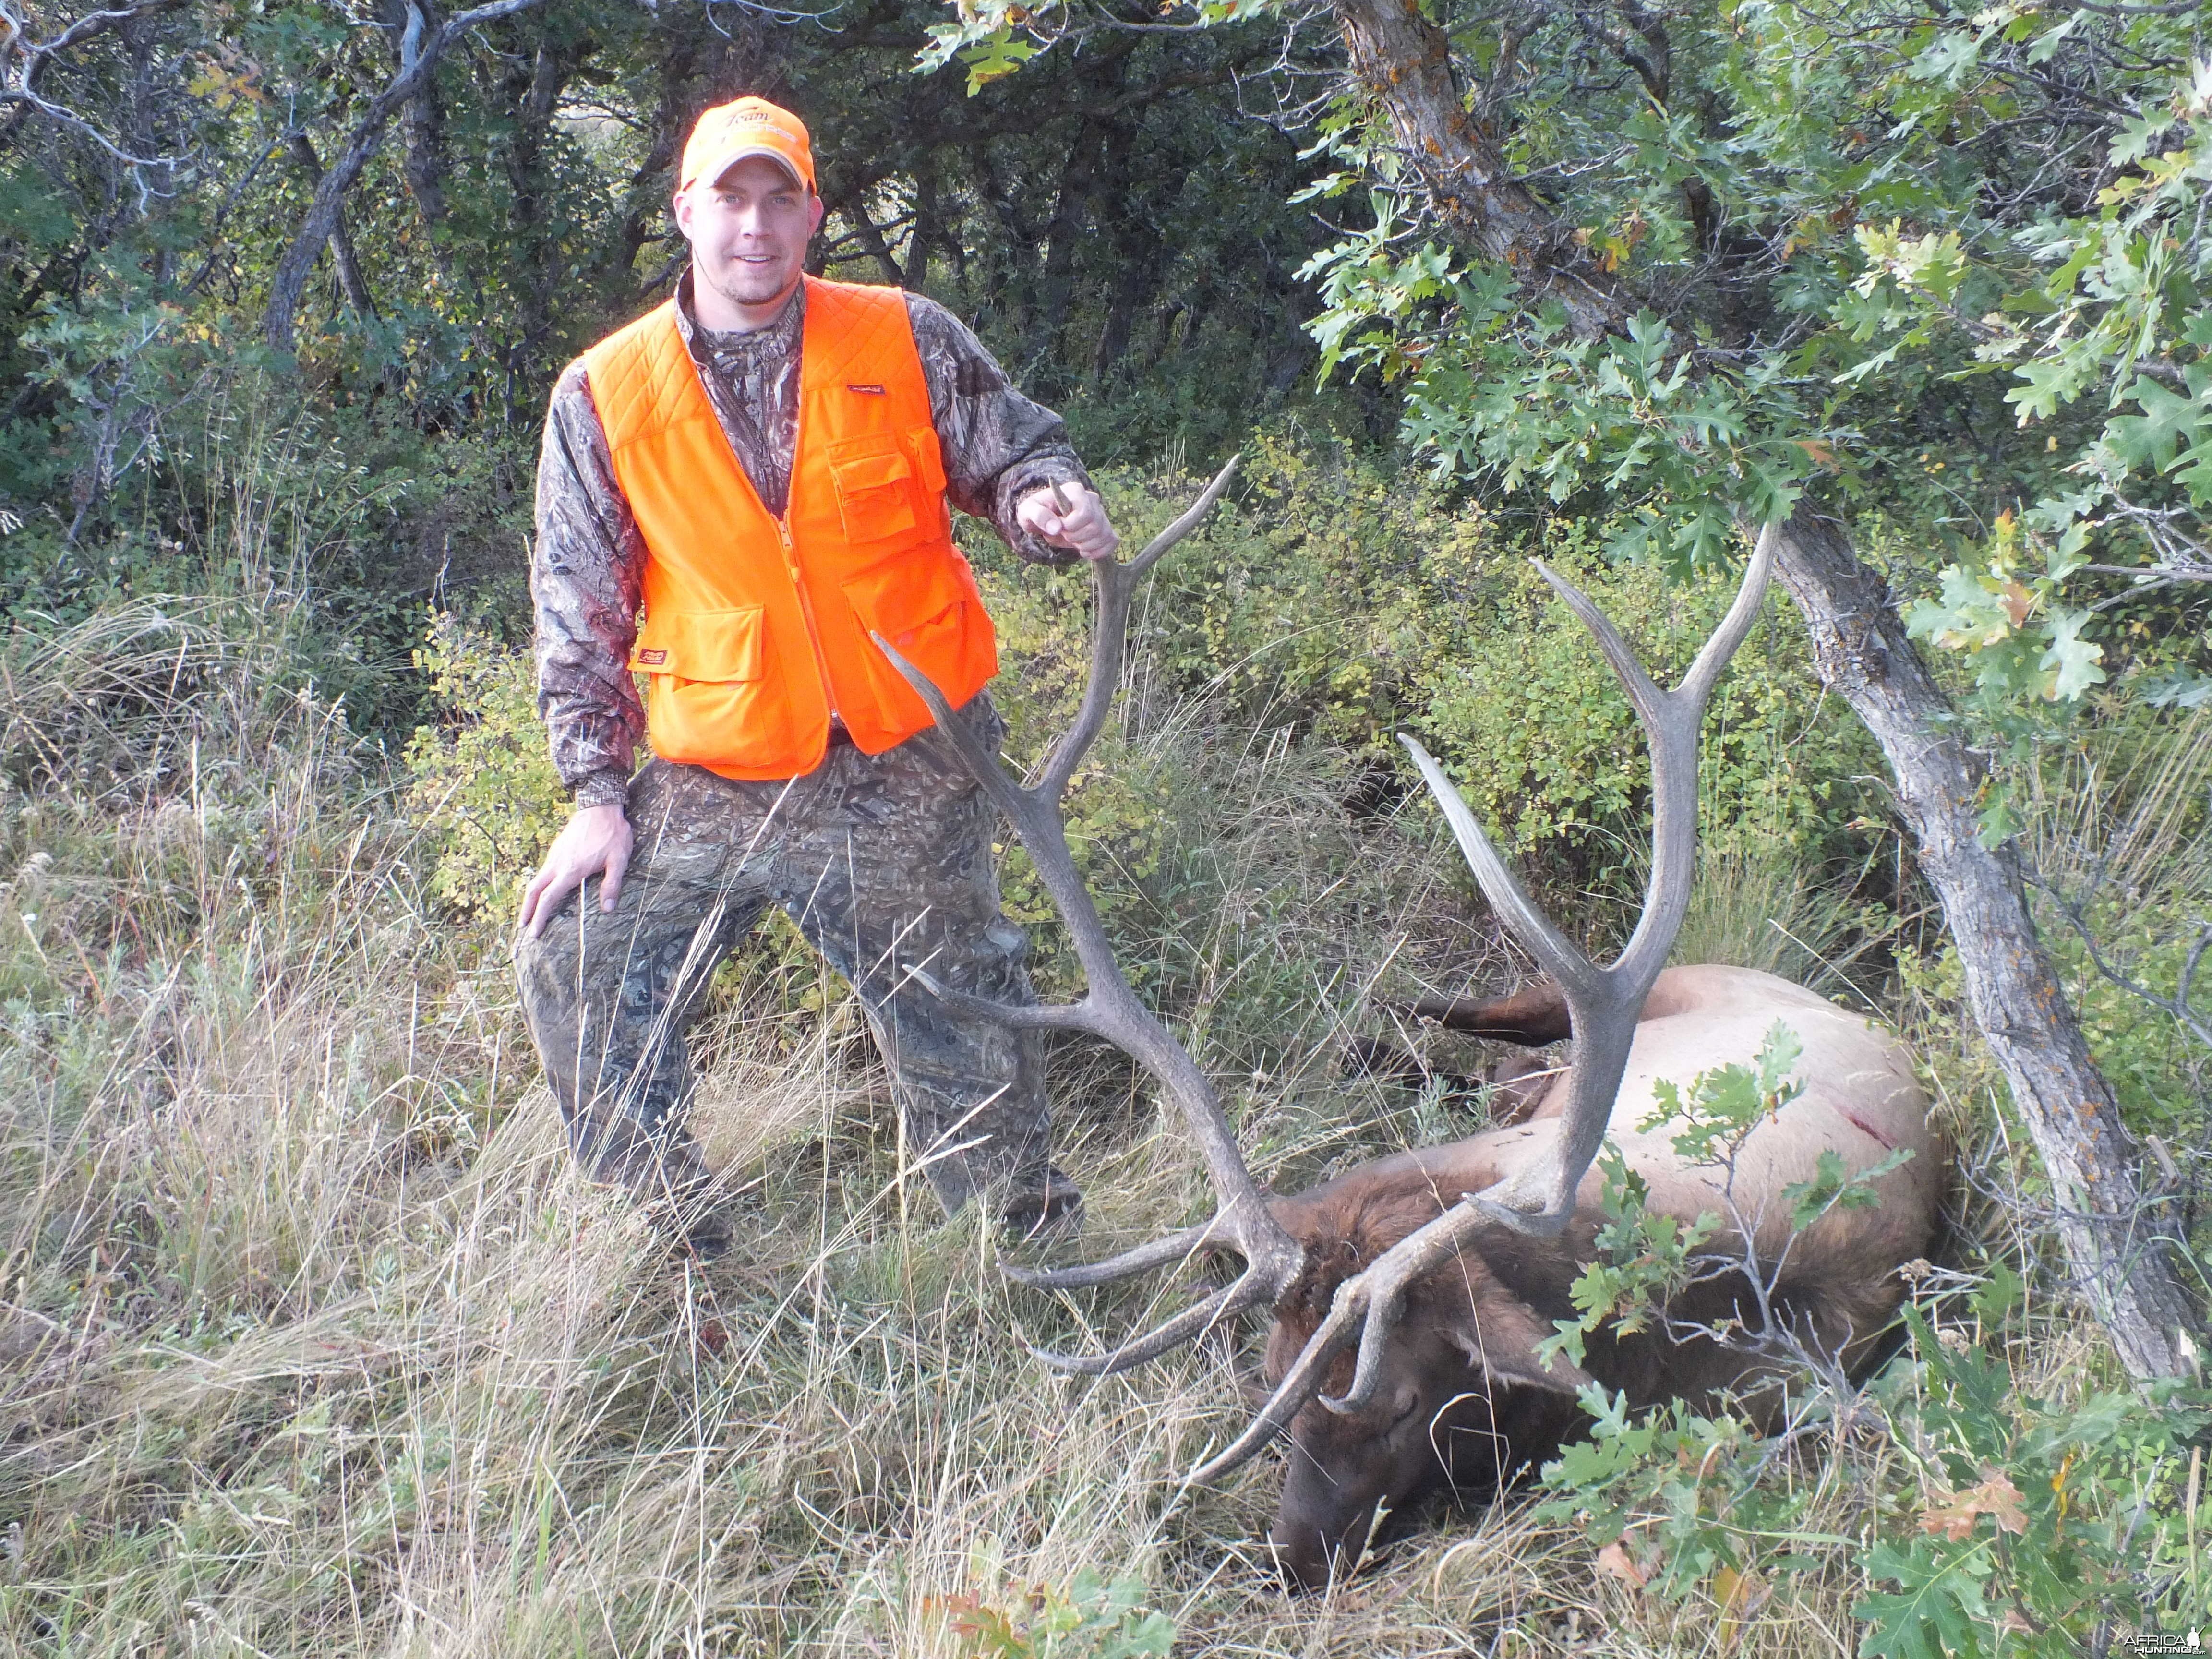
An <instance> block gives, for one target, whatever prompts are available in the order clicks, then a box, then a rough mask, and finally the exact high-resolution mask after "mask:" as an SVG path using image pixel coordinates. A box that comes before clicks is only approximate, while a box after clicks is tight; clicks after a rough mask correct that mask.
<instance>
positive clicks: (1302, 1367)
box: [1184, 1273, 1367, 1486]
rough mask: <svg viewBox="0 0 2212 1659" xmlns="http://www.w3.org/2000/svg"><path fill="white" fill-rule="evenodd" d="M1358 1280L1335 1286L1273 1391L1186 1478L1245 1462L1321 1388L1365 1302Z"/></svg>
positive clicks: (1193, 1480)
mask: <svg viewBox="0 0 2212 1659" xmlns="http://www.w3.org/2000/svg"><path fill="white" fill-rule="evenodd" d="M1365 1277H1366V1275H1365V1274H1364V1273H1363V1274H1361V1275H1360V1279H1364V1278H1365ZM1360 1279H1346V1280H1345V1281H1344V1283H1343V1284H1341V1285H1338V1286H1337V1287H1336V1296H1335V1297H1334V1299H1333V1300H1332V1301H1331V1302H1330V1304H1329V1309H1328V1317H1327V1318H1326V1319H1324V1320H1322V1322H1321V1323H1320V1324H1319V1325H1318V1326H1316V1328H1315V1329H1314V1334H1312V1335H1311V1336H1310V1337H1308V1338H1307V1339H1306V1345H1305V1346H1304V1347H1303V1348H1301V1349H1299V1350H1298V1357H1297V1358H1296V1359H1294V1360H1292V1361H1291V1368H1290V1370H1286V1371H1285V1372H1284V1373H1283V1380H1282V1381H1281V1382H1279V1383H1277V1384H1275V1391H1274V1393H1273V1394H1271V1395H1268V1396H1267V1404H1266V1405H1264V1406H1262V1407H1260V1410H1259V1413H1258V1414H1257V1415H1255V1417H1254V1418H1253V1419H1252V1420H1251V1421H1250V1422H1249V1423H1248V1424H1246V1425H1244V1432H1243V1433H1242V1434H1240V1435H1238V1436H1237V1438H1236V1439H1234V1440H1232V1441H1231V1442H1230V1443H1228V1444H1227V1445H1226V1446H1225V1447H1223V1448H1222V1449H1220V1450H1219V1451H1218V1452H1216V1453H1215V1454H1214V1455H1212V1457H1210V1458H1208V1459H1207V1460H1206V1462H1203V1463H1201V1464H1200V1465H1199V1466H1198V1467H1197V1468H1194V1469H1193V1470H1192V1471H1191V1472H1190V1474H1188V1475H1187V1476H1185V1477H1184V1479H1185V1482H1186V1484H1188V1485H1190V1486H1198V1485H1200V1484H1202V1483H1204V1482H1206V1481H1208V1480H1218V1478H1219V1477H1221V1476H1222V1475H1225V1474H1228V1473H1229V1471H1230V1470H1231V1469H1233V1468H1237V1467H1238V1466H1239V1465H1241V1464H1243V1463H1245V1462H1249V1460H1250V1458H1251V1457H1252V1455H1253V1454H1254V1453H1255V1452H1257V1451H1258V1450H1259V1449H1261V1447H1262V1446H1264V1445H1266V1444H1267V1443H1268V1442H1269V1441H1270V1440H1273V1438H1274V1437H1276V1436H1277V1435H1279V1434H1280V1433H1281V1432H1282V1431H1284V1430H1285V1429H1286V1428H1288V1427H1289V1426H1290V1422H1291V1419H1292V1418H1294V1417H1296V1416H1297V1414H1298V1413H1299V1411H1300V1410H1301V1409H1303V1408H1304V1406H1305V1403H1306V1401H1309V1400H1311V1399H1312V1398H1313V1397H1314V1396H1315V1395H1318V1394H1320V1393H1321V1391H1322V1384H1323V1383H1326V1382H1327V1381H1328V1368H1329V1366H1330V1364H1332V1363H1333V1362H1334V1359H1335V1358H1336V1353H1337V1351H1338V1350H1339V1349H1340V1348H1341V1347H1343V1346H1344V1345H1345V1344H1346V1343H1347V1342H1349V1341H1350V1340H1352V1325H1353V1324H1354V1323H1355V1322H1357V1321H1358V1320H1359V1319H1360V1318H1361V1316H1363V1315H1364V1313H1365V1312H1366V1308H1367V1304H1366V1302H1365V1300H1364V1295H1363V1292H1362V1291H1361V1290H1360V1289H1358V1286H1359V1282H1360ZM1346 1292H1350V1294H1349V1295H1348V1296H1347V1294H1346Z"/></svg>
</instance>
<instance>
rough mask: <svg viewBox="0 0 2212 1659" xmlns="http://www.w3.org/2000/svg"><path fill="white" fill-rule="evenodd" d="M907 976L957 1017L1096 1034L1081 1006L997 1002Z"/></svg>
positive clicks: (914, 971) (920, 975) (925, 976)
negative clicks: (964, 1015) (959, 1015)
mask: <svg viewBox="0 0 2212 1659" xmlns="http://www.w3.org/2000/svg"><path fill="white" fill-rule="evenodd" d="M907 974H908V977H910V978H911V979H912V980H913V981H915V984H917V985H919V986H921V988H922V989H923V990H925V991H927V992H928V993H929V994H930V995H932V996H933V997H935V998H936V999H937V1000H939V1002H942V1003H943V1004H944V1005H945V1006H946V1007H947V1008H949V1009H951V1011H952V1012H954V1013H956V1014H966V1015H969V1017H971V1018H982V1019H994V1020H996V1021H998V1022H999V1024H1001V1025H1007V1026H1012V1027H1013V1028H1014V1029H1016V1030H1033V1031H1090V1032H1091V1034H1092V1035H1093V1036H1097V1030H1096V1028H1095V1026H1094V1025H1093V1024H1092V1022H1091V1010H1090V1008H1089V1006H1087V1005H1085V1004H1084V1003H1080V1002H1068V1003H1053V1002H1028V1003H1021V1002H1000V1001H999V1000H996V999H995V998H992V997H979V996H977V995H976V994H975V993H974V992H972V991H957V990H955V989H953V987H951V986H950V985H947V984H945V982H944V981H941V980H939V979H938V978H937V977H936V976H935V975H932V974H930V973H928V972H927V970H925V969H920V968H909V969H907Z"/></svg>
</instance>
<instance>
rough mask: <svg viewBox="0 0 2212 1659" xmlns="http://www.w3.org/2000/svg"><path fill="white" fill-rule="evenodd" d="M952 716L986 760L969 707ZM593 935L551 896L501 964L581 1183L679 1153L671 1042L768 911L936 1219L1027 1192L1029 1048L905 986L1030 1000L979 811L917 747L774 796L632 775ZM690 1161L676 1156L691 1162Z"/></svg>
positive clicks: (1034, 1096) (837, 751) (933, 742)
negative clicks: (977, 1201)
mask: <svg viewBox="0 0 2212 1659" xmlns="http://www.w3.org/2000/svg"><path fill="white" fill-rule="evenodd" d="M959 718H960V719H962V720H966V721H968V722H969V726H970V728H971V729H972V730H973V731H975V732H976V734H977V735H978V736H979V737H980V738H982V739H983V741H984V742H985V743H986V744H987V745H988V746H989V747H991V748H993V749H994V750H995V749H996V748H997V746H998V744H999V741H1000V738H1001V737H1002V735H1003V733H1004V730H1005V728H1004V726H1003V724H1002V723H1001V722H1000V719H999V715H998V713H997V711H996V710H995V709H994V708H992V706H991V703H990V701H989V699H988V698H987V697H984V696H978V697H976V698H975V700H974V701H973V702H970V703H969V705H968V706H967V707H966V708H963V709H962V710H961V711H960V714H959ZM629 821H630V824H631V827H632V828H633V829H635V832H636V836H637V846H636V850H635V853H634V854H632V858H631V861H630V865H629V872H628V873H627V874H626V875H625V876H624V878H623V884H622V891H621V894H620V896H619V897H618V899H617V902H616V906H615V909H614V912H613V914H612V915H608V914H606V913H605V912H604V911H602V910H601V909H600V908H599V902H598V900H597V898H596V894H597V891H598V888H597V885H596V884H590V886H589V890H590V892H591V893H592V895H594V896H593V897H592V900H591V902H583V900H584V894H583V893H581V892H579V893H577V894H574V895H572V896H570V898H569V899H568V902H567V903H566V904H564V905H563V906H562V908H560V909H559V910H558V911H556V913H555V915H554V917H553V920H552V921H551V922H550V924H549V925H548V926H547V927H546V928H545V930H544V933H541V934H539V935H538V937H537V938H535V939H532V938H529V937H527V936H525V937H524V938H523V939H521V940H520V943H519V944H518V945H517V947H516V953H515V954H516V967H517V970H518V972H519V974H520V979H521V981H522V1008H523V1015H524V1018H526V1020H527V1021H528V1023H529V1026H530V1034H531V1036H532V1039H533V1040H534V1041H535V1042H536V1043H537V1045H538V1054H539V1056H540V1058H541V1059H542V1060H544V1066H545V1073H546V1077H547V1079H548V1081H549V1082H550V1084H551V1085H552V1089H553V1094H554V1097H555V1099H556V1100H557V1101H558V1102H559V1103H560V1106H561V1112H562V1118H563V1120H564V1121H566V1122H567V1123H568V1128H569V1136H570V1142H571V1144H572V1145H573V1146H574V1147H575V1149H576V1152H577V1155H578V1157H579V1158H580V1159H581V1160H582V1161H583V1162H584V1163H585V1164H586V1167H587V1168H592V1169H593V1170H599V1166H600V1165H601V1164H603V1163H604V1162H605V1161H606V1160H607V1158H609V1157H610V1156H611V1155H613V1156H619V1149H620V1147H621V1146H623V1145H625V1144H634V1143H635V1141H636V1140H637V1139H638V1135H639V1132H641V1131H642V1132H644V1133H647V1134H648V1135H650V1136H651V1137H653V1139H655V1140H657V1141H663V1140H665V1141H672V1140H676V1139H681V1138H682V1135H683V1121H684V1115H685V1113H686V1111H687V1109H688V1107H689V1104H690V1091H691V1069H690V1061H689V1060H688V1058H687V1056H686V1054H685V1049H684V1030H685V1028H686V1026H688V1025H689V1024H690V1022H691V1020H692V1018H694V1016H695V1015H696V1013H697V1012H698V1008H699V1004H700V994H701V993H702V991H703V990H704V989H705V987H706V985H707V982H708V979H709V977H710V976H711V975H713V973H714V969H715V967H716V966H717V964H719V963H720V962H721V961H722V959H723V958H724V957H726V956H728V955H729V953H730V952H731V951H732V950H734V949H735V948H736V947H737V945H738V943H739V941H741V940H742V939H744V937H745V936H746V935H747V934H748V933H750V932H751V930H752V928H753V927H754V926H755V925H756V924H757V922H758V921H759V920H760V918H761V916H762V915H763V913H764V912H765V911H766V909H767V908H768V907H769V905H770V904H771V903H774V904H780V905H781V906H782V907H783V908H784V910H785V912H786V913H787V915H789V916H790V917H791V919H792V920H793V921H794V922H796V923H797V924H798V925H799V931H800V932H801V933H804V934H805V936H806V938H807V939H808V940H809V941H810V942H811V944H812V945H814V947H815V948H816V949H817V950H818V951H821V952H822V954H823V956H825V957H828V958H829V962H830V963H831V964H832V965H834V966H835V967H836V969H837V970H838V971H839V972H840V973H842V975H844V976H845V977H846V978H847V979H848V981H851V983H852V986H853V987H854V990H855V991H856V992H857V993H858V994H859V996H860V1003H861V1006H862V1007H863V1008H864V1009H866V1012H867V1018H868V1024H869V1027H870V1029H871V1030H873V1031H874V1033H875V1036H876V1042H877V1043H878V1046H879V1047H880V1048H882V1050H883V1054H884V1059H885V1060H887V1061H888V1062H889V1064H890V1072H891V1076H892V1079H893V1080H894V1087H895V1090H896V1094H897V1097H898V1101H899V1106H900V1109H901V1111H902V1114H903V1115H904V1117H905V1121H906V1133H907V1140H908V1146H909V1148H910V1149H911V1154H912V1156H913V1157H914V1158H915V1159H916V1160H917V1161H921V1163H922V1164H923V1165H924V1167H925V1169H926V1170H927V1174H928V1176H929V1178H930V1182H931V1184H932V1185H933V1187H934V1188H936V1190H937V1194H938V1195H939V1198H940V1199H941V1200H943V1201H944V1203H945V1208H946V1209H947V1210H957V1209H958V1208H959V1207H960V1206H962V1205H963V1204H964V1203H966V1202H967V1200H969V1197H971V1196H972V1195H973V1194H975V1192H976V1191H978V1190H979V1189H981V1188H994V1189H995V1190H997V1191H998V1192H999V1193H1000V1194H1001V1201H1002V1202H1003V1201H1004V1198H1005V1196H1006V1195H1007V1194H1015V1193H1021V1192H1039V1191H1042V1188H1044V1186H1045V1184H1046V1182H1045V1176H1046V1171H1047V1168H1048V1165H1047V1154H1048V1144H1047V1143H1048V1134H1049V1131H1050V1115H1049V1109H1048V1105H1047V1103H1046V1099H1045V1092H1044V1079H1043V1062H1042V1054H1041V1051H1040V1048H1039V1044H1038V1041H1037V1038H1036V1035H1035V1034H1034V1033H1024V1032H1015V1031H1011V1030H1007V1029H1006V1027H1004V1026H1002V1025H1000V1024H994V1023H993V1022H990V1021H988V1020H979V1019H975V1018H965V1017H963V1016H959V1015H956V1014H954V1013H952V1012H949V1011H948V1010H947V1009H946V1008H945V1005H944V1004H943V1003H942V1002H940V1001H939V1000H938V999H936V998H935V997H933V996H932V995H931V994H930V993H929V992H928V991H927V989H926V988H924V987H922V986H921V984H920V983H919V982H917V981H915V979H914V978H913V977H912V975H911V971H910V970H912V969H915V968H921V969H924V970H925V971H927V973H928V974H929V975H931V976H932V977H933V978H934V979H936V980H938V981H940V982H941V983H944V984H947V985H950V986H952V987H955V988H957V989H959V990H963V991H969V992H972V993H974V994H977V995H980V996H985V997H988V998H991V999H993V1000H996V1001H1001V1002H1016V1003H1026V1002H1031V1001H1034V1000H1035V995H1034V994H1033V993H1032V991H1031V990H1030V981H1029V975H1028V972H1027V970H1026V969H1024V966H1023V960H1024V957H1025V956H1026V955H1027V953H1028V949H1029V941H1028V939H1027V938H1026V937H1025V936H1024V934H1023V933H1022V931H1021V930H1020V929H1019V928H1018V927H1015V926H1013V925H1012V923H1011V922H1009V921H1007V920H1006V917H1005V916H1004V915H1001V914H1000V910H999V893H998V883H997V879H996V878H995V877H994V874H993V872H992V867H991V833H992V829H993V827H994V823H995V822H996V810H995V809H994V807H993V806H992V805H991V803H990V802H989V800H988V799H987V798H986V797H985V796H984V795H983V793H982V792H981V790H980V789H978V788H977V787H976V786H975V783H974V781H973V780H971V779H970V778H969V775H968V774H967V771H966V769H965V768H964V767H963V765H962V764H961V762H960V759H959V757H958V756H957V754H956V753H955V752H954V751H953V750H952V747H951V744H949V743H947V742H946V741H945V738H943V737H942V736H941V735H940V734H939V732H937V731H936V730H935V729H934V728H933V729H931V730H929V731H926V732H921V733H920V734H919V735H917V736H915V737H913V738H908V740H907V741H906V742H904V743H902V744H899V745H898V746H897V747H896V748H894V749H891V750H887V751H886V752H884V753H883V754H881V755H876V756H868V755H865V754H862V753H861V752H860V750H858V749H856V748H854V746H853V744H851V743H850V742H849V741H848V740H846V739H844V738H843V737H842V733H839V734H837V735H836V738H834V739H833V741H832V743H831V744H830V748H829V753H828V754H827V755H826V756H825V757H823V762H822V764H821V765H820V766H818V767H817V768H816V769H814V770H813V771H812V772H811V773H809V774H807V775H805V777H802V778H797V779H793V780H792V781H790V782H788V783H785V782H781V781H776V782H767V783H744V782H733V781H731V780H729V779H727V778H724V777H720V776H718V775H715V774H714V773H712V772H709V771H708V770H706V769H704V768H702V767H696V766H681V765H673V764H671V763H668V762H665V761H659V760H655V761H649V762H647V763H646V765H645V766H644V768H643V769H641V770H640V771H639V773H638V775H637V776H636V777H635V779H634V780H633V781H632V782H631V784H630V793H629ZM695 1157H696V1155H695Z"/></svg>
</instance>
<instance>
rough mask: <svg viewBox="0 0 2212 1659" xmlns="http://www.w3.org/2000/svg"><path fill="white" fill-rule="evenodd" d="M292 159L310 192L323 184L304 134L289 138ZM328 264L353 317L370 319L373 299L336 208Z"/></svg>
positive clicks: (319, 164) (320, 167) (320, 168)
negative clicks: (304, 176) (333, 272)
mask: <svg viewBox="0 0 2212 1659" xmlns="http://www.w3.org/2000/svg"><path fill="white" fill-rule="evenodd" d="M292 159H293V160H294V161H296V162H298V163H299V165H300V171H301V173H305V174H306V175H307V187H308V188H309V189H310V190H312V189H313V188H314V187H315V186H316V185H319V184H321V183H322V182H323V162H322V158H321V157H320V156H319V155H316V154H315V147H314V145H313V143H311V142H309V140H308V137H307V134H306V133H304V132H295V133H294V134H293V135H292ZM330 248H331V264H332V265H333V266H334V267H336V269H337V276H338V292H339V293H340V294H343V295H345V302H346V304H348V305H349V306H350V307H353V314H354V315H355V316H356V317H374V316H375V315H376V314H377V313H376V296H375V295H373V294H371V293H370V292H369V291H368V278H367V277H365V276H362V274H361V261H360V260H359V259H358V258H356V257H355V256H354V251H353V234H352V233H351V232H349V230H347V229H346V222H345V211H344V210H343V208H340V209H339V210H337V211H336V212H334V213H332V214H331V241H330Z"/></svg>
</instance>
